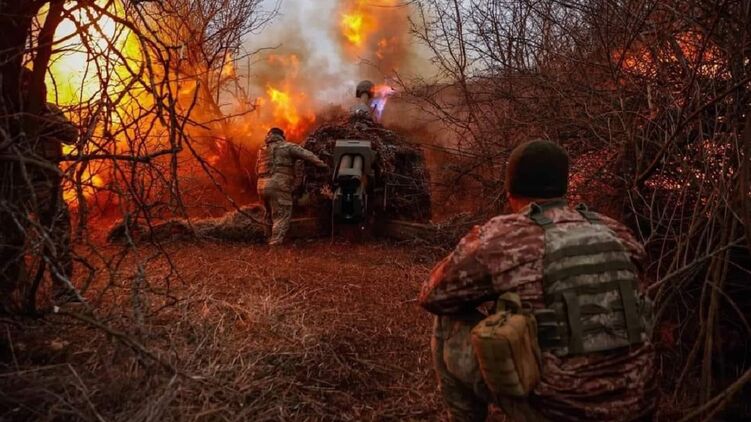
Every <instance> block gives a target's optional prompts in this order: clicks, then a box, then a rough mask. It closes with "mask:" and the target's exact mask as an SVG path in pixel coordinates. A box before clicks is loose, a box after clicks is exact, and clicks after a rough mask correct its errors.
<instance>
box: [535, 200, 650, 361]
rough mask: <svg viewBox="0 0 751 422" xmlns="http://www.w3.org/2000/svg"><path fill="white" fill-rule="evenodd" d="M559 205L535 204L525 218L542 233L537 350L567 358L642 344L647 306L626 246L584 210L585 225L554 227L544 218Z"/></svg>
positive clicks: (581, 208)
mask: <svg viewBox="0 0 751 422" xmlns="http://www.w3.org/2000/svg"><path fill="white" fill-rule="evenodd" d="M562 205H564V204H563V203H550V204H545V206H544V207H543V206H540V205H537V204H533V205H532V208H531V211H530V213H529V218H530V219H532V221H534V222H535V223H536V224H538V225H539V226H540V227H542V228H543V229H544V230H545V255H544V258H543V268H544V269H543V290H544V298H545V306H546V308H545V309H541V310H537V311H535V318H536V319H537V323H538V341H539V343H540V347H541V349H542V350H548V351H552V352H553V353H554V354H556V355H558V356H568V355H577V354H584V353H592V352H601V351H607V350H613V349H618V348H621V347H626V346H629V345H633V344H639V343H643V342H644V341H646V340H647V334H646V327H647V321H646V320H644V316H646V315H647V309H646V308H647V307H646V301H645V300H643V299H642V298H641V297H640V295H639V293H638V291H637V281H638V280H637V269H636V267H635V266H634V264H633V262H632V261H631V257H630V256H629V253H628V251H627V250H626V247H625V246H624V245H623V243H622V242H621V241H620V240H619V238H618V237H617V236H616V234H615V233H614V232H613V231H611V230H610V229H609V228H608V227H607V226H605V225H604V224H602V223H601V221H600V219H599V217H598V216H597V214H594V213H592V212H589V211H588V210H587V209H586V207H585V206H583V205H580V206H579V207H577V208H576V209H577V211H578V212H579V213H580V214H581V215H582V216H583V217H584V218H585V220H586V221H585V222H567V223H558V224H556V223H553V221H552V220H550V219H549V218H548V217H546V216H545V215H544V211H545V209H549V208H551V207H556V206H562ZM572 226H574V227H572Z"/></svg>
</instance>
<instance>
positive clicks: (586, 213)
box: [576, 203, 602, 224]
mask: <svg viewBox="0 0 751 422" xmlns="http://www.w3.org/2000/svg"><path fill="white" fill-rule="evenodd" d="M576 211H577V212H578V213H579V214H581V216H582V217H584V219H585V220H587V221H589V222H590V223H591V224H602V219H601V218H600V216H599V215H597V213H595V212H592V211H590V210H589V207H587V205H586V204H583V203H582V204H579V205H577V206H576Z"/></svg>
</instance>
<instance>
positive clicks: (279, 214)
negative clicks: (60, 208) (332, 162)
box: [256, 127, 328, 246]
mask: <svg viewBox="0 0 751 422" xmlns="http://www.w3.org/2000/svg"><path fill="white" fill-rule="evenodd" d="M296 160H305V161H307V162H309V163H312V164H314V165H316V166H318V167H321V168H328V166H327V165H326V163H324V162H323V161H321V160H320V159H319V158H318V157H316V155H315V154H313V153H312V152H310V151H308V150H306V149H305V148H303V147H301V146H299V145H296V144H293V143H291V142H287V141H286V140H285V138H284V131H283V130H281V129H279V128H276V127H275V128H271V130H269V133H268V135H266V142H265V145H264V146H263V147H261V150H260V151H259V152H258V163H257V165H256V174H257V176H258V185H257V189H258V195H259V196H260V198H261V200H263V204H264V207H265V208H266V223H267V225H268V226H269V227H271V233H270V236H269V245H271V246H274V245H280V244H282V242H284V236H285V235H286V234H287V230H289V222H290V218H291V217H292V191H293V189H294V183H295V161H296Z"/></svg>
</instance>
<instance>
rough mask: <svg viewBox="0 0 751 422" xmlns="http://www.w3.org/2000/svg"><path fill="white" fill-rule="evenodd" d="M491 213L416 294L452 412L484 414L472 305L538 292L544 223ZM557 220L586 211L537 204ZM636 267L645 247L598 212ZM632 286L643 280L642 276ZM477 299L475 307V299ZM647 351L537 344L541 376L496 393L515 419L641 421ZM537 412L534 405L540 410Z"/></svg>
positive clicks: (572, 219) (537, 299) (572, 222)
mask: <svg viewBox="0 0 751 422" xmlns="http://www.w3.org/2000/svg"><path fill="white" fill-rule="evenodd" d="M527 212H528V209H526V210H521V211H520V212H519V213H515V214H510V215H504V216H498V217H495V218H493V219H491V220H490V221H489V222H488V223H486V224H485V225H483V226H482V227H475V228H474V229H473V230H472V231H471V232H470V233H469V234H468V235H467V236H466V237H464V239H462V240H461V242H460V243H459V245H458V246H457V248H456V250H454V252H453V253H452V254H451V255H449V256H448V257H446V258H445V259H444V260H443V261H442V262H440V263H439V264H438V265H437V266H436V267H435V268H434V269H433V272H432V274H431V276H430V280H429V281H428V282H427V283H426V284H425V285H424V286H423V288H422V291H421V293H420V298H419V301H420V303H421V305H422V306H423V307H425V308H426V309H427V310H429V311H430V312H432V313H434V314H436V315H437V317H436V330H435V334H434V338H433V341H432V344H433V353H434V359H435V365H436V371H437V373H438V378H439V383H440V386H441V390H442V394H443V396H444V399H445V401H446V403H447V406H448V407H449V411H450V413H451V415H452V418H453V419H454V420H467V421H469V420H483V419H484V418H485V416H486V414H487V406H488V404H489V403H491V402H492V401H493V400H492V399H491V397H490V395H489V393H488V391H487V388H486V387H485V385H484V382H483V381H482V378H481V375H480V374H479V371H478V366H477V365H478V364H477V361H476V359H475V357H474V352H473V350H472V346H471V343H470V335H469V333H470V330H471V327H472V326H474V325H475V324H476V323H477V322H478V321H480V320H481V319H482V318H483V317H484V316H483V315H482V314H480V313H479V312H478V311H477V309H481V307H482V306H483V304H484V303H486V302H487V301H490V300H493V299H495V298H496V297H497V296H498V295H499V294H501V293H503V292H505V291H509V290H511V291H516V292H518V293H519V295H520V297H521V298H522V300H523V301H525V302H527V303H528V304H530V305H531V306H532V307H533V308H535V309H541V308H544V307H545V302H544V298H543V283H542V276H543V254H544V250H545V241H544V238H545V236H544V230H543V229H542V228H541V227H540V226H539V225H537V224H535V223H534V222H533V221H532V220H530V218H529V217H528V216H527V215H526V214H527ZM544 215H545V216H546V217H548V218H549V219H550V220H552V222H553V223H554V224H555V225H556V227H558V226H559V225H560V227H565V226H566V225H568V226H569V227H575V226H576V225H577V224H585V223H586V220H585V219H584V217H583V216H582V215H581V214H580V213H579V212H577V211H575V210H573V209H571V208H569V207H567V206H561V207H556V208H552V209H548V210H546V211H545V212H544ZM598 217H599V218H600V219H601V222H602V223H603V224H604V225H605V226H607V228H609V229H610V230H612V231H613V232H614V234H615V235H616V236H617V238H618V239H619V240H620V241H621V242H622V244H623V246H625V247H626V250H627V252H628V255H629V257H630V258H631V261H632V262H633V263H634V264H636V265H637V266H638V265H640V263H641V261H642V259H643V258H644V249H643V248H642V246H641V245H640V244H639V243H638V242H637V241H636V240H635V239H634V237H633V236H632V235H631V234H630V232H629V231H628V229H627V228H626V227H624V226H623V225H621V224H620V223H618V222H616V221H614V220H612V219H610V218H607V217H604V216H599V215H598ZM640 284H642V285H641V286H640V288H641V289H643V288H644V287H645V286H644V285H643V281H641V283H640ZM478 307H479V308H478ZM654 373H655V358H654V349H653V346H652V345H651V344H650V343H649V342H645V343H641V344H638V345H634V346H630V347H624V348H620V349H615V350H609V351H605V352H597V353H588V354H580V355H570V356H566V357H558V356H556V355H555V354H553V353H551V352H544V353H543V372H542V380H541V382H540V383H539V384H538V385H537V387H536V388H535V389H534V391H533V392H532V394H531V395H530V397H529V398H528V399H527V400H512V399H505V398H503V399H502V401H501V403H498V404H500V405H501V407H502V408H503V409H504V411H505V412H506V413H508V414H510V416H511V417H512V418H513V419H514V420H546V419H548V420H554V421H626V420H649V419H650V417H651V415H652V413H653V412H654V408H655V405H656V400H655V394H654V392H655V383H654V381H655V379H654ZM538 412H539V413H538Z"/></svg>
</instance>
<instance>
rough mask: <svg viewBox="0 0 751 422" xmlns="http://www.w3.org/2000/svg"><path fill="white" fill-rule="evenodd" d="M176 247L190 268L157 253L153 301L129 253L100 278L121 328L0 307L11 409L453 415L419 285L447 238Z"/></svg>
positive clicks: (2, 399) (177, 414) (33, 416)
mask: <svg viewBox="0 0 751 422" xmlns="http://www.w3.org/2000/svg"><path fill="white" fill-rule="evenodd" d="M152 249H154V248H148V247H147V248H144V249H142V250H141V252H140V255H141V256H142V257H147V256H150V254H154V253H155V252H156V250H155V249H154V250H152ZM104 252H106V250H105V251H104ZM166 252H167V254H168V255H169V256H170V257H171V259H172V263H173V265H174V267H175V268H177V269H179V273H180V278H179V279H177V278H175V277H171V278H167V277H166V276H167V275H168V274H169V273H170V271H171V269H170V268H171V267H170V266H169V265H167V263H166V261H165V260H163V259H154V260H153V261H152V262H151V263H150V264H148V265H147V266H146V267H145V272H144V273H145V274H146V277H145V278H144V280H142V281H141V284H142V288H143V289H144V291H149V292H151V294H149V295H143V297H144V298H148V300H149V303H148V304H142V305H139V306H137V308H139V309H148V310H150V311H149V312H143V313H140V312H133V309H134V303H133V300H134V299H133V297H132V296H131V295H130V293H126V292H129V291H130V287H132V275H133V274H134V273H135V268H133V266H132V265H131V266H130V268H128V269H129V271H130V272H129V273H127V274H122V277H121V278H116V279H115V284H114V285H113V284H111V283H105V280H101V281H100V282H101V284H102V285H104V284H110V287H109V288H108V289H106V290H102V289H99V290H97V289H96V288H94V289H92V290H91V291H90V293H88V294H87V296H91V297H96V298H97V301H98V303H99V304H98V308H97V309H98V311H97V317H98V318H99V319H100V320H101V321H103V322H104V323H106V324H107V325H108V326H110V327H112V329H113V330H115V331H113V333H107V332H106V331H105V330H102V329H99V328H94V327H92V326H91V324H87V323H85V322H82V321H80V320H77V319H74V318H71V317H69V316H62V315H48V316H47V317H45V318H42V319H38V320H35V321H32V322H29V321H23V322H19V320H7V319H6V320H1V321H0V323H1V325H0V329H1V330H2V331H0V338H2V340H1V341H0V370H1V372H0V387H1V388H0V391H1V393H0V419H3V420H91V421H101V420H121V421H126V420H127V421H164V420H437V419H440V418H441V417H442V409H443V407H442V405H441V403H440V400H439V396H438V393H437V389H436V383H435V378H434V376H433V373H432V369H431V363H430V352H429V339H430V330H431V318H430V317H429V315H428V314H427V313H425V312H423V311H422V310H421V309H420V308H419V307H418V306H417V305H416V303H415V301H414V299H415V297H416V295H417V293H418V290H419V286H420V284H421V283H422V282H423V280H425V278H426V277H427V275H428V273H429V271H430V268H431V267H432V265H433V264H434V262H435V260H436V258H437V257H438V256H437V252H435V251H429V250H425V249H424V248H421V247H415V246H414V245H393V244H384V243H376V242H371V243H364V244H348V243H334V244H331V243H330V242H328V241H323V240H322V241H316V242H310V243H306V242H299V243H297V244H295V245H293V246H289V247H285V248H281V249H273V250H269V249H268V248H266V247H264V246H251V245H244V244H236V243H216V242H198V243H196V242H175V243H172V244H169V245H168V246H166ZM134 262H135V261H134ZM126 267H128V266H127V265H126V266H123V268H126ZM128 277H130V279H128ZM168 279H169V280H171V281H170V282H169V283H168V282H167V281H165V280H168ZM126 284H127V287H128V289H126V288H125V287H126ZM118 285H120V286H121V287H118ZM157 292H158V294H156V293H157ZM139 300H141V302H143V299H139ZM100 312H107V314H102V315H100ZM131 340H132V342H130V341H131ZM141 346H143V347H144V348H145V349H146V351H148V352H144V351H142V350H141V351H139V348H140V347H141ZM148 354H152V355H153V356H149V355H148Z"/></svg>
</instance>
